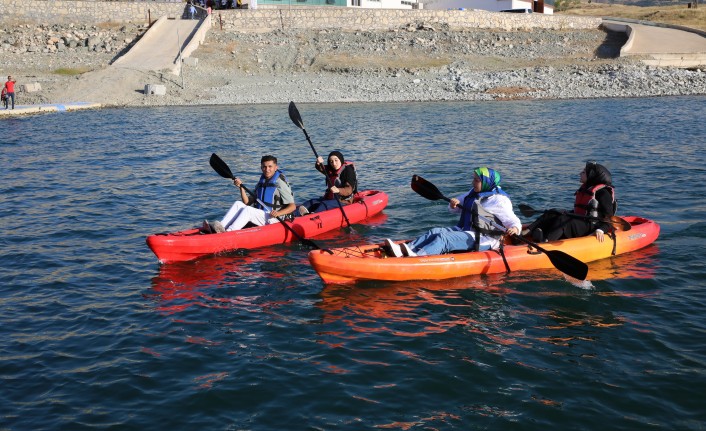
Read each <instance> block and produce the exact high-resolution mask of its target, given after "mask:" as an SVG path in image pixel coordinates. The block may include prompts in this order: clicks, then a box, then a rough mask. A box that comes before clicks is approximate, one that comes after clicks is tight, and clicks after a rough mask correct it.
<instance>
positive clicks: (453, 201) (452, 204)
mask: <svg viewBox="0 0 706 431" xmlns="http://www.w3.org/2000/svg"><path fill="white" fill-rule="evenodd" d="M459 205H461V201H460V200H458V199H456V198H451V199H450V200H449V206H450V207H451V208H456V207H457V206H459Z"/></svg>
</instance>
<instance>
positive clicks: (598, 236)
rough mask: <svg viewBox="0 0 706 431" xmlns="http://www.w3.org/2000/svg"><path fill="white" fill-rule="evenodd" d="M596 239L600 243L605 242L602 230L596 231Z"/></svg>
mask: <svg viewBox="0 0 706 431" xmlns="http://www.w3.org/2000/svg"><path fill="white" fill-rule="evenodd" d="M596 239H597V240H598V241H600V242H603V241H605V234H604V233H603V231H602V230H600V229H596Z"/></svg>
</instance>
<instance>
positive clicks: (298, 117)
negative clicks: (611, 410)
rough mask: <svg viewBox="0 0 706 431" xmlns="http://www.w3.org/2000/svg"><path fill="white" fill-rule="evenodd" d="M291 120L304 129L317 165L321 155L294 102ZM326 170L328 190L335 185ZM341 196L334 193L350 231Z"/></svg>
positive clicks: (291, 109)
mask: <svg viewBox="0 0 706 431" xmlns="http://www.w3.org/2000/svg"><path fill="white" fill-rule="evenodd" d="M289 118H290V119H291V120H292V122H293V123H294V124H296V125H297V127H299V128H300V129H302V132H304V137H305V138H306V141H307V142H308V143H309V146H310V147H311V151H313V152H314V157H316V160H317V163H318V159H319V153H317V152H316V148H314V144H313V142H311V138H310V137H309V134H308V133H306V129H305V128H304V121H303V120H302V116H301V114H300V113H299V110H298V109H297V105H295V104H294V102H289ZM325 171H326V169H325V168H324V172H322V173H323V174H324V175H325V176H326V185H327V186H328V188H331V187H333V186H334V185H333V184H331V181H329V177H328V175H326V172H325ZM339 196H340V195H339V194H338V193H334V197H333V198H334V200H335V201H336V203H337V204H338V209H340V210H341V214H342V215H343V219H344V220H345V221H346V224H347V225H348V228H349V229H352V228H351V222H350V220H348V216H347V215H346V212H345V211H344V210H343V205H342V204H341V200H340V199H339V198H338V197H339Z"/></svg>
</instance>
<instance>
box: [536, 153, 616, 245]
mask: <svg viewBox="0 0 706 431" xmlns="http://www.w3.org/2000/svg"><path fill="white" fill-rule="evenodd" d="M579 180H580V181H581V186H580V187H579V189H578V190H576V193H575V196H576V197H575V199H574V209H573V211H570V212H567V211H561V210H551V211H547V212H545V213H544V214H542V216H540V217H539V218H538V219H537V220H535V221H534V222H532V224H530V225H529V226H527V229H528V233H531V234H532V238H533V239H534V240H535V241H536V242H545V241H556V240H558V239H568V238H577V237H581V236H586V235H591V234H593V235H595V236H596V239H597V240H598V241H600V242H603V241H604V233H605V232H610V231H611V230H612V226H611V225H610V224H609V223H606V222H603V221H600V219H605V218H609V217H612V216H614V215H615V210H616V207H617V201H616V200H615V188H614V187H613V180H612V176H611V175H610V171H609V170H608V169H607V168H606V167H605V166H603V165H600V164H598V163H596V162H587V163H586V166H585V167H584V168H583V170H582V171H581V173H580V174H579ZM576 216H579V217H576ZM584 216H588V217H590V218H585V217H584Z"/></svg>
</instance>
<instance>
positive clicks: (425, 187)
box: [412, 175, 588, 280]
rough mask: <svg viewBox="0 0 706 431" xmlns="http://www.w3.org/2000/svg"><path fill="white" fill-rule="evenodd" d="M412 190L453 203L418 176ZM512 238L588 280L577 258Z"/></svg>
mask: <svg viewBox="0 0 706 431" xmlns="http://www.w3.org/2000/svg"><path fill="white" fill-rule="evenodd" d="M412 189H413V190H414V191H415V192H417V193H419V194H420V195H421V196H423V197H425V198H427V199H429V200H438V199H443V200H445V201H447V202H451V199H449V198H448V197H446V196H444V194H443V193H441V191H439V189H438V188H437V187H436V186H435V185H434V184H432V183H430V182H429V181H427V180H425V179H424V178H422V177H420V176H418V175H414V176H412ZM478 216H479V217H481V218H483V220H485V221H487V222H489V223H491V224H492V225H493V226H495V228H497V229H500V230H501V231H503V232H506V233H507V229H506V228H505V227H503V226H500V225H498V224H497V223H495V222H494V221H493V220H489V219H487V218H485V217H483V216H482V215H480V214H479V215H478ZM512 236H513V237H515V238H517V239H518V240H519V241H521V242H524V243H525V244H528V245H529V246H531V247H533V248H535V249H537V250H539V251H540V252H542V253H544V254H545V255H546V256H547V257H548V258H549V261H550V262H551V263H552V265H554V267H555V268H556V269H558V270H559V271H561V272H563V273H565V274H567V275H569V276H571V277H573V278H577V279H580V280H585V279H586V275H587V274H588V266H587V265H586V264H585V263H583V262H581V261H580V260H578V259H576V258H575V257H573V256H571V255H569V254H567V253H564V252H563V251H559V250H545V249H544V248H542V247H540V246H539V245H538V244H536V243H535V242H533V241H530V240H528V239H525V238H524V237H522V236H521V235H518V234H512ZM478 240H479V238H476V241H478Z"/></svg>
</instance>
